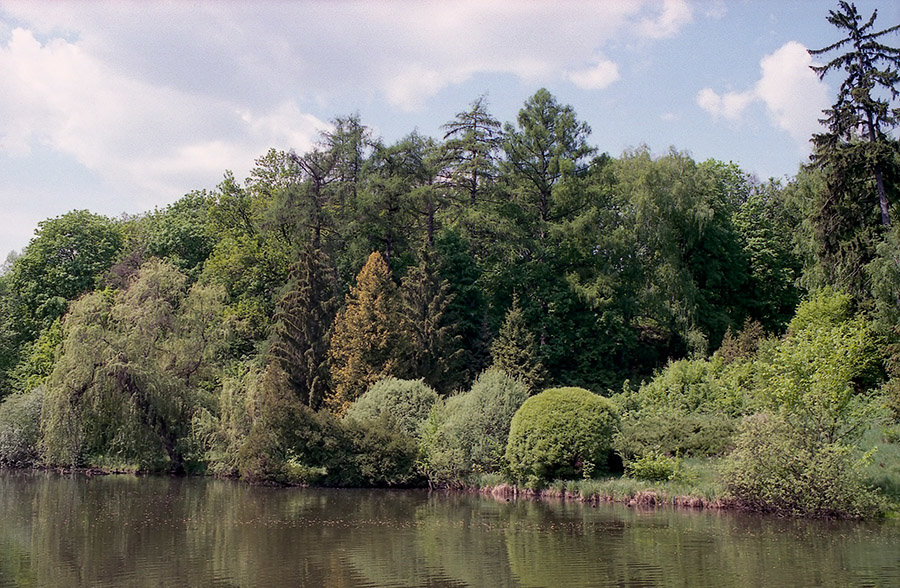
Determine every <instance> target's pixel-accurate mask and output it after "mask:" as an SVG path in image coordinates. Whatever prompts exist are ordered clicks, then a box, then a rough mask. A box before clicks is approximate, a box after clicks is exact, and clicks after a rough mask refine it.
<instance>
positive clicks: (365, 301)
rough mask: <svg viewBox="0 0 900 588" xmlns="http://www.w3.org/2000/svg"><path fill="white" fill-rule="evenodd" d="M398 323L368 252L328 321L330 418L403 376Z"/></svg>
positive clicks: (397, 306) (393, 295)
mask: <svg viewBox="0 0 900 588" xmlns="http://www.w3.org/2000/svg"><path fill="white" fill-rule="evenodd" d="M401 317H402V307H401V300H400V296H399V293H398V290H397V286H396V285H395V284H394V281H393V279H392V277H391V270H390V268H389V267H388V265H387V262H386V261H385V259H384V258H383V257H382V256H381V254H380V253H378V252H374V253H372V254H371V255H369V259H368V261H367V262H366V264H365V265H364V266H363V268H362V269H361V270H360V272H359V275H358V276H357V277H356V285H354V286H351V287H350V292H349V294H347V296H346V300H345V307H344V308H343V309H341V310H340V311H339V312H338V314H337V317H336V318H335V321H334V333H333V334H332V336H331V346H330V348H329V352H328V354H329V359H330V362H331V381H332V386H333V388H332V393H331V395H330V396H329V397H328V398H327V399H326V403H327V405H328V406H329V408H330V409H331V410H332V411H333V412H335V413H336V414H338V415H341V414H343V413H344V412H345V411H346V410H347V408H348V407H349V406H350V404H351V403H352V402H353V401H355V400H356V399H357V398H359V397H360V396H362V394H363V393H364V392H365V391H366V390H367V389H368V388H369V386H370V385H372V384H373V383H375V382H376V381H378V380H380V379H382V378H384V377H387V376H394V377H404V376H406V375H407V372H408V361H409V360H408V357H409V350H408V342H407V340H406V337H405V334H404V329H403V324H402V319H401Z"/></svg>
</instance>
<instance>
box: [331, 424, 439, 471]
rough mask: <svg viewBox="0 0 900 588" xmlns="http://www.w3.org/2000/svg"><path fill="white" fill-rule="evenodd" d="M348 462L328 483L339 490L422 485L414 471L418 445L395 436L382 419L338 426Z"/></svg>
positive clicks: (390, 425) (409, 438)
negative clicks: (342, 488)
mask: <svg viewBox="0 0 900 588" xmlns="http://www.w3.org/2000/svg"><path fill="white" fill-rule="evenodd" d="M341 426H342V428H343V429H344V431H343V433H344V438H345V439H346V440H347V441H348V450H349V451H348V453H349V455H348V456H347V457H348V459H347V460H346V461H345V462H344V463H342V464H340V467H339V468H338V470H337V472H335V474H336V475H332V476H331V478H330V481H331V482H332V483H333V484H336V485H339V486H412V485H416V484H417V483H420V482H421V481H422V475H421V474H420V473H419V471H418V469H417V467H416V458H417V457H418V444H417V442H416V440H415V439H413V438H412V437H410V436H409V435H406V434H403V433H398V432H397V431H395V430H394V429H393V426H392V423H390V421H389V420H388V419H386V418H384V417H382V418H380V419H379V420H377V421H368V422H367V423H365V424H362V423H357V422H354V421H344V422H341Z"/></svg>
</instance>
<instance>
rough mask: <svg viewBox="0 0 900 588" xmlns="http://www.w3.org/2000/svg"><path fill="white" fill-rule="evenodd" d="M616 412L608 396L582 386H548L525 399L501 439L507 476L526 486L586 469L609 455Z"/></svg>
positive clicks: (568, 475) (585, 471)
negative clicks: (504, 444)
mask: <svg viewBox="0 0 900 588" xmlns="http://www.w3.org/2000/svg"><path fill="white" fill-rule="evenodd" d="M618 423H619V417H618V414H617V411H616V408H615V405H614V404H613V403H612V401H610V400H609V399H608V398H603V397H601V396H597V395H596V394H594V393H593V392H591V391H589V390H585V389H584V388H551V389H549V390H545V391H544V392H541V393H540V394H538V395H537V396H533V397H531V398H529V399H528V400H526V401H525V403H524V404H523V405H522V406H521V408H519V410H518V411H517V412H516V414H515V416H514V417H513V420H512V424H511V425H510V430H509V441H508V442H507V445H506V460H507V465H508V468H509V473H510V476H511V477H512V478H513V480H514V481H516V482H517V483H519V484H525V485H526V486H528V487H531V488H538V487H541V486H543V484H545V483H546V482H548V481H550V480H553V479H567V478H568V479H571V478H576V477H580V476H582V475H589V474H590V472H591V471H592V470H593V469H594V467H595V466H598V465H602V464H604V463H605V462H606V459H607V457H608V456H609V451H610V447H611V446H612V438H613V435H614V434H615V432H616V429H617V427H618Z"/></svg>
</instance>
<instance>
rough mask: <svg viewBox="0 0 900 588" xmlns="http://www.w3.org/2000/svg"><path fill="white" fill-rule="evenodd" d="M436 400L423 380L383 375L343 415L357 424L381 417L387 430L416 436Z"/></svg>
mask: <svg viewBox="0 0 900 588" xmlns="http://www.w3.org/2000/svg"><path fill="white" fill-rule="evenodd" d="M437 399H438V395H437V392H435V391H434V390H433V389H432V388H431V387H430V386H429V385H428V384H426V383H425V382H424V381H423V380H398V379H397V378H384V379H382V380H379V381H377V382H375V383H374V384H372V386H371V387H370V388H369V389H368V390H367V391H366V392H365V394H363V395H362V396H360V397H359V399H358V400H357V401H356V402H354V403H353V404H352V405H351V406H350V408H349V409H348V410H347V413H346V415H345V416H346V418H347V419H353V420H356V421H359V422H361V423H364V422H370V421H377V420H379V419H382V418H383V419H384V422H385V425H386V426H387V428H388V429H390V430H392V431H396V432H398V433H403V434H404V435H408V436H410V437H418V435H419V427H420V426H421V424H422V423H423V422H424V421H425V419H427V418H428V414H429V413H430V412H431V408H432V407H433V406H434V403H435V402H437Z"/></svg>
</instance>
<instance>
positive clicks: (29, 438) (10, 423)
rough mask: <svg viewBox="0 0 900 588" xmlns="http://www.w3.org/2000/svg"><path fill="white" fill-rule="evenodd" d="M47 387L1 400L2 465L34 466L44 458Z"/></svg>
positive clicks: (0, 449)
mask: <svg viewBox="0 0 900 588" xmlns="http://www.w3.org/2000/svg"><path fill="white" fill-rule="evenodd" d="M43 402H44V391H43V388H41V387H38V388H35V389H34V390H32V391H30V392H24V393H21V392H20V393H16V394H12V395H10V396H7V397H6V399H4V400H3V401H2V403H0V464H2V465H9V466H15V467H24V466H30V465H32V464H35V463H37V461H38V459H39V457H40V451H39V448H38V442H39V440H40V434H41V405H42V404H43Z"/></svg>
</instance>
